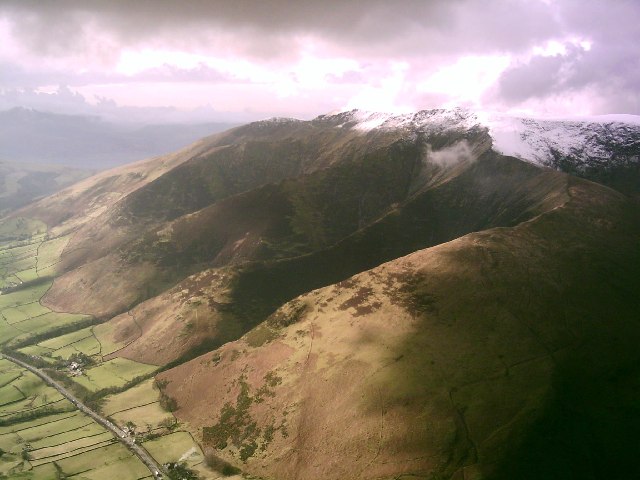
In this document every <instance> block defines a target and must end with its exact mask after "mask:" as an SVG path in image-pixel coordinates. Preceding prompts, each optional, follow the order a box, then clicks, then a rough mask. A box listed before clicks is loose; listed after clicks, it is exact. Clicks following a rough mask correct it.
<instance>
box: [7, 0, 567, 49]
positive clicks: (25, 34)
mask: <svg viewBox="0 0 640 480" xmlns="http://www.w3.org/2000/svg"><path fill="white" fill-rule="evenodd" d="M0 12H5V13H6V15H7V16H9V17H10V18H11V21H12V22H13V24H14V34H15V35H18V36H19V37H20V38H21V39H22V41H23V42H24V44H25V45H27V46H28V47H29V48H30V49H31V50H32V51H34V52H37V53H41V54H45V55H56V54H60V53H62V52H69V51H72V50H74V49H81V48H82V46H83V45H85V44H86V43H87V41H89V40H90V37H91V35H92V32H91V26H94V27H95V26H98V27H99V28H100V29H101V30H103V31H106V32H109V33H110V34H112V35H114V36H115V38H117V39H118V40H119V41H121V42H127V43H129V42H134V43H135V42H141V43H144V42H158V41H170V42H173V43H175V44H181V43H182V44H183V45H185V44H189V45H192V44H193V43H201V44H205V43H207V42H209V41H210V36H209V34H210V33H211V32H234V33H235V34H237V35H236V41H235V42H234V44H233V45H227V47H231V48H237V49H242V50H244V53H249V54H254V55H257V56H276V57H277V56H281V55H282V54H283V53H286V52H287V51H288V50H289V51H290V50H295V48H296V46H297V45H296V42H295V37H296V35H315V36H316V37H318V38H321V39H323V40H325V41H327V42H328V43H331V44H334V45H335V46H336V48H343V49H347V50H350V51H354V50H355V51H358V52H367V53H369V54H382V55H388V54H395V55H399V54H402V55H408V54H414V55H415V54H428V53H436V52H437V53H439V54H442V53H446V52H453V51H457V52H459V51H462V50H464V51H487V50H510V51H511V50H514V49H521V48H524V47H527V46H529V45H531V44H532V43H534V42H536V41H537V40H539V39H543V38H546V37H548V36H549V35H551V34H552V33H553V31H554V30H555V29H556V28H557V25H556V24H555V21H554V19H553V18H552V17H551V16H550V14H549V8H548V6H546V5H545V4H544V3H542V2H539V1H534V2H530V1H529V2H527V1H523V0H521V1H516V0H512V1H491V2H489V1H488V2H479V1H470V0H430V1H425V0H398V1H394V2H389V1H387V0H368V1H367V2H362V1H359V0H358V1H355V0H351V1H348V0H325V1H322V2H320V1H317V0H297V1H291V0H262V1H248V0H234V1H215V0H213V1H203V0H200V1H193V0H192V1H172V0H137V1H122V0H120V1H114V0H109V1H101V0H94V1H91V2H86V1H83V0H62V1H57V2H42V1H38V0H7V1H4V2H2V3H1V4H0ZM471 40H472V41H471Z"/></svg>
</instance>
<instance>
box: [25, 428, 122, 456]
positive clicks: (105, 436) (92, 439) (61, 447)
mask: <svg viewBox="0 0 640 480" xmlns="http://www.w3.org/2000/svg"><path fill="white" fill-rule="evenodd" d="M114 440H115V439H114V437H113V435H112V434H111V433H110V432H108V431H106V430H105V431H103V432H100V433H98V434H96V435H90V436H85V437H80V438H76V439H73V440H68V441H66V442H63V443H60V444H57V445H51V446H48V447H40V448H37V447H35V446H33V445H32V447H33V449H32V450H31V454H30V455H31V458H33V459H34V460H41V459H44V458H49V457H53V456H60V455H68V454H69V453H72V452H74V451H75V450H79V449H84V448H87V447H93V446H96V445H99V444H102V443H104V442H107V441H114Z"/></svg>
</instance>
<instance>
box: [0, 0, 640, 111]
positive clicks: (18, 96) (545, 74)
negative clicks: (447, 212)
mask: <svg viewBox="0 0 640 480" xmlns="http://www.w3.org/2000/svg"><path fill="white" fill-rule="evenodd" d="M638 18H640V2H624V1H620V2H606V5H605V2H584V1H578V0H556V1H542V0H530V1H526V0H513V1H510V2H509V4H508V5H505V2H503V1H501V0H488V1H486V2H477V1H472V0H457V1H456V2H452V1H449V0H433V1H429V2H424V1H422V0H398V1H397V2H386V1H384V0H371V1H370V2H368V3H367V4H366V6H365V4H363V3H362V2H358V1H355V0H327V1H326V4H325V3H323V4H321V3H320V2H289V1H286V0H264V1H262V2H259V3H256V4H255V5H253V6H252V8H250V9H248V8H246V5H245V3H244V2H224V1H222V0H211V1H210V2H199V1H195V0H185V1H181V2H177V1H173V0H155V1H154V2H153V6H150V4H149V3H148V2H131V3H130V2H114V1H107V0H94V1H92V2H84V1H81V0H67V1H65V2H64V3H58V2H37V1H35V0H3V1H2V2H0V44H2V46H3V47H2V49H0V109H2V108H10V107H12V106H18V105H23V106H28V107H33V108H39V109H44V110H46V109H48V106H49V107H50V108H51V109H53V108H54V107H55V109H57V110H64V109H65V105H68V109H67V110H68V112H63V113H94V114H100V113H101V109H109V112H110V113H111V114H116V113H117V110H118V106H119V107H123V108H124V107H136V108H138V109H143V108H156V109H157V108H165V107H169V108H171V109H174V110H176V109H177V110H184V111H188V110H198V112H199V113H198V114H199V115H203V114H204V113H203V112H204V111H205V110H203V109H209V110H208V111H210V112H211V114H212V115H213V116H214V117H216V115H217V117H216V118H217V119H218V118H219V117H220V116H221V115H228V114H230V113H233V112H235V113H237V114H242V115H244V116H245V117H246V116H249V117H255V118H260V117H267V116H272V115H277V116H298V117H302V118H310V117H313V116H315V115H318V114H322V113H326V112H328V111H332V110H340V109H349V108H360V109H364V110H369V111H393V112H406V111H410V110H419V109H428V108H439V107H453V106H458V105H461V106H466V107H472V108H476V109H480V110H494V111H502V112H520V113H524V112H532V113H534V114H537V115H565V114H576V113H577V114H585V115H588V114H603V113H629V114H639V113H640V56H638V55H637V45H638V44H640V27H639V26H638V25H639V24H638V22H637V19H638ZM59 86H62V87H59ZM74 94H76V95H74ZM123 111H124V110H123ZM129 114H130V111H126V115H129ZM155 114H156V113H153V114H152V116H153V115H155Z"/></svg>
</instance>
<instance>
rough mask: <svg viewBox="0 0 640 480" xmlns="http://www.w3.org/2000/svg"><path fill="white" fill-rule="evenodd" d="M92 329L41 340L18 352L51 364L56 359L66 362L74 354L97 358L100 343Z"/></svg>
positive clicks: (88, 328)
mask: <svg viewBox="0 0 640 480" xmlns="http://www.w3.org/2000/svg"><path fill="white" fill-rule="evenodd" d="M58 315H60V314H58ZM84 318H86V317H81V318H79V319H77V321H80V320H83V319H84ZM92 329H93V327H87V328H83V329H81V330H76V331H74V332H71V333H67V334H66V335H61V336H59V337H54V338H50V339H48V340H43V341H42V342H40V343H38V344H35V345H29V346H28V347H24V348H21V349H20V352H22V353H25V354H27V355H38V356H40V357H42V358H43V360H48V359H51V361H52V362H53V359H56V358H62V359H64V360H67V359H68V358H69V357H70V356H71V355H73V354H75V353H83V354H85V355H87V356H90V357H92V356H99V355H100V343H99V342H98V340H97V339H96V337H95V336H94V335H93V330H92ZM100 360H101V358H100Z"/></svg>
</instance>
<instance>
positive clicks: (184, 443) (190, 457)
mask: <svg viewBox="0 0 640 480" xmlns="http://www.w3.org/2000/svg"><path fill="white" fill-rule="evenodd" d="M144 448H145V449H146V450H147V451H148V452H149V453H150V454H151V455H152V456H153V458H155V459H156V460H157V461H158V462H160V463H167V462H178V461H185V462H186V463H187V465H188V466H193V465H197V464H199V463H202V461H203V460H204V456H203V455H202V451H201V450H200V447H199V446H198V444H196V442H194V440H193V438H192V437H191V435H190V434H189V433H187V432H175V433H171V434H169V435H164V436H162V437H160V438H156V439H154V440H149V441H148V442H144Z"/></svg>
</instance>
